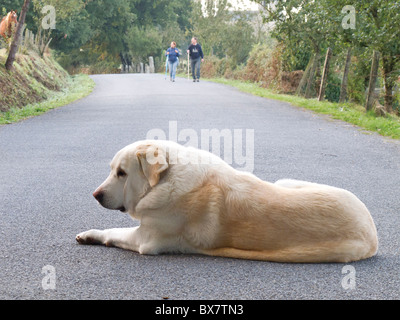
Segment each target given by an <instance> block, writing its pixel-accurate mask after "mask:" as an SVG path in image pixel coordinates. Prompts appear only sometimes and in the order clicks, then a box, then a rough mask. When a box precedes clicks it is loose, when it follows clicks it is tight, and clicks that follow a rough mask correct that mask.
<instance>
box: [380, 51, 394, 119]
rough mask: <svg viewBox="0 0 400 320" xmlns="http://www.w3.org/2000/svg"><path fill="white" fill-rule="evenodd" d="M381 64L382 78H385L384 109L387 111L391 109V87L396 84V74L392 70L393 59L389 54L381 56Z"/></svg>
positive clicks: (392, 100)
mask: <svg viewBox="0 0 400 320" xmlns="http://www.w3.org/2000/svg"><path fill="white" fill-rule="evenodd" d="M382 64H383V72H384V75H383V79H384V80H385V103H384V106H385V110H386V112H388V113H391V112H392V111H393V102H394V97H393V89H394V86H395V84H396V80H397V77H396V74H395V72H393V71H394V70H395V65H396V63H395V61H394V59H393V58H392V57H391V56H383V57H382Z"/></svg>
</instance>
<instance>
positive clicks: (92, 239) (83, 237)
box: [75, 230, 103, 244]
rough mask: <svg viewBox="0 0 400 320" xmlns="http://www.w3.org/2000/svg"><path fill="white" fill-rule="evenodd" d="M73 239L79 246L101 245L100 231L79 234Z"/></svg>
mask: <svg viewBox="0 0 400 320" xmlns="http://www.w3.org/2000/svg"><path fill="white" fill-rule="evenodd" d="M75 239H76V241H78V243H79V244H103V241H102V237H101V231H100V230H89V231H85V232H81V233H80V234H78V235H77V236H76V237H75Z"/></svg>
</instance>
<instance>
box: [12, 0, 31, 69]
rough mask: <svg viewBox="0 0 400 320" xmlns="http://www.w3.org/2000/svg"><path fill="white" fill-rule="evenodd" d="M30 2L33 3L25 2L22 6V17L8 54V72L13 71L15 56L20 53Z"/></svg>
mask: <svg viewBox="0 0 400 320" xmlns="http://www.w3.org/2000/svg"><path fill="white" fill-rule="evenodd" d="M30 2H31V1H30V0H25V2H24V5H23V6H22V10H21V15H20V16H19V21H18V26H17V30H16V32H15V35H14V37H13V40H12V43H11V48H10V53H9V54H8V58H7V61H6V69H7V70H12V69H13V64H14V61H15V55H16V54H17V52H18V45H19V39H20V38H21V33H22V29H23V26H24V24H25V17H26V13H27V12H28V8H29V3H30Z"/></svg>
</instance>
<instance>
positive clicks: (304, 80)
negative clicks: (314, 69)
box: [296, 55, 315, 96]
mask: <svg viewBox="0 0 400 320" xmlns="http://www.w3.org/2000/svg"><path fill="white" fill-rule="evenodd" d="M314 59H315V55H314V56H313V57H311V58H310V61H309V62H308V64H307V67H306V70H305V71H304V74H303V76H302V77H301V80H300V83H299V86H298V87H297V90H296V95H297V96H303V91H304V87H305V86H306V84H307V80H308V78H309V76H310V69H311V66H312V65H313V63H314Z"/></svg>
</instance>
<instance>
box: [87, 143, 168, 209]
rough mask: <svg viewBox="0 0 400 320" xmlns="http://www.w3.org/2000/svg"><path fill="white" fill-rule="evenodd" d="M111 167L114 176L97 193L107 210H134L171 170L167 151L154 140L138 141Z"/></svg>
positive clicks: (124, 149) (118, 157)
mask: <svg viewBox="0 0 400 320" xmlns="http://www.w3.org/2000/svg"><path fill="white" fill-rule="evenodd" d="M110 166H111V172H110V175H109V176H108V178H107V179H106V180H105V181H104V182H103V183H102V184H101V185H100V186H99V187H98V188H97V189H96V191H95V192H94V193H93V196H94V197H95V198H96V199H97V201H98V202H99V203H100V204H101V205H102V206H103V207H105V208H107V209H111V210H120V211H122V212H126V211H134V210H135V207H136V205H137V204H138V202H139V201H140V200H141V199H142V198H143V197H144V196H145V195H146V194H147V193H148V191H149V190H150V189H151V188H154V187H155V186H156V185H157V184H158V183H159V181H160V175H161V174H162V173H163V172H165V171H166V170H167V169H168V161H167V154H166V152H165V150H163V149H162V148H160V147H159V146H156V145H153V144H151V143H135V144H132V145H129V146H127V147H125V148H123V149H122V150H120V151H119V152H118V153H117V154H116V155H115V156H114V158H113V160H112V161H111V164H110Z"/></svg>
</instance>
